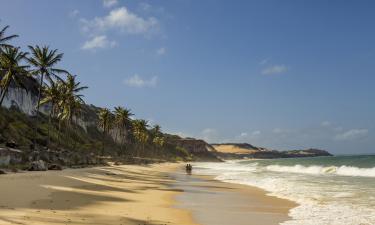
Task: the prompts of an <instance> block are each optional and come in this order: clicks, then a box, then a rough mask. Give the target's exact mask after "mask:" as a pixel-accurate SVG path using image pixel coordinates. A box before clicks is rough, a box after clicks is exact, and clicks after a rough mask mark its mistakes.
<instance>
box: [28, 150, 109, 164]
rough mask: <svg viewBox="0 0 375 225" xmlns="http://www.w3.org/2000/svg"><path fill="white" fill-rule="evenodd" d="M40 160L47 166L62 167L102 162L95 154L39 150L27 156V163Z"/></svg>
mask: <svg viewBox="0 0 375 225" xmlns="http://www.w3.org/2000/svg"><path fill="white" fill-rule="evenodd" d="M38 160H42V161H44V162H47V163H48V164H57V165H64V166H76V165H96V164H102V163H103V160H101V158H100V157H98V156H96V155H95V154H91V153H89V154H87V153H81V152H72V151H67V150H62V151H54V150H40V151H33V152H31V153H29V154H28V161H38Z"/></svg>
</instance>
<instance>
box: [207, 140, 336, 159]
mask: <svg viewBox="0 0 375 225" xmlns="http://www.w3.org/2000/svg"><path fill="white" fill-rule="evenodd" d="M212 147H213V148H214V151H215V154H216V155H217V156H218V157H219V158H222V159H243V158H259V159H272V158H297V157H317V156H331V154H330V153H329V152H327V151H325V150H319V149H305V150H290V151H277V150H269V149H266V148H262V147H257V146H254V145H251V144H248V143H223V144H212Z"/></svg>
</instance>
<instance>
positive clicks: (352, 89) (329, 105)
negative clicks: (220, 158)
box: [0, 0, 375, 154]
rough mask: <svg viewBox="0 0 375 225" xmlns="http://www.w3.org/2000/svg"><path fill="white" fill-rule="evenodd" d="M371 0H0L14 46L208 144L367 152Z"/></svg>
mask: <svg viewBox="0 0 375 225" xmlns="http://www.w3.org/2000/svg"><path fill="white" fill-rule="evenodd" d="M374 10H375V1H371V0H362V1H354V0H348V1H339V0H332V1H326V0H314V1H312V0H311V1H306V0H302V1H296V0H294V1H292V0H283V1H281V0H259V1H240V0H235V1H226V0H199V1H198V0H174V1H161V0H152V1H150V0H149V1H148V0H140V1H136V0H104V1H103V0H95V1H94V0H80V1H76V0H64V1H57V0H52V1H51V0H34V1H31V0H0V20H1V21H0V26H1V27H3V26H5V25H10V29H9V30H8V34H18V35H20V37H19V38H18V39H17V40H15V41H13V44H14V45H17V46H21V47H22V48H23V49H24V50H27V45H35V44H38V45H49V46H50V47H51V48H56V49H59V51H60V52H63V53H64V59H63V61H62V62H61V64H60V65H59V67H60V68H63V69H66V70H68V71H70V72H71V73H73V74H77V75H78V79H79V80H80V81H81V82H82V83H83V84H84V85H87V86H89V89H87V90H85V92H84V93H83V94H84V95H85V100H86V102H87V103H89V104H94V105H97V106H102V107H108V108H113V107H114V106H118V105H121V106H125V107H127V108H130V109H132V111H133V112H134V113H135V114H136V117H137V118H144V119H147V120H149V121H150V123H152V124H155V123H157V124H160V125H161V126H162V129H163V131H165V132H169V133H174V134H178V135H181V136H184V137H196V138H202V139H204V140H206V141H208V142H210V143H219V142H241V143H242V142H248V143H251V144H254V145H258V146H263V147H267V148H271V149H279V150H287V149H302V148H321V149H326V150H328V151H330V152H332V153H335V154H360V153H375V101H374V100H375V88H374V87H375V13H374Z"/></svg>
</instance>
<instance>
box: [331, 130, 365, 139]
mask: <svg viewBox="0 0 375 225" xmlns="http://www.w3.org/2000/svg"><path fill="white" fill-rule="evenodd" d="M367 134H368V130H367V129H351V130H348V131H346V132H344V133H340V134H337V135H336V136H335V140H338V141H349V140H355V139H359V138H363V137H365V136H367Z"/></svg>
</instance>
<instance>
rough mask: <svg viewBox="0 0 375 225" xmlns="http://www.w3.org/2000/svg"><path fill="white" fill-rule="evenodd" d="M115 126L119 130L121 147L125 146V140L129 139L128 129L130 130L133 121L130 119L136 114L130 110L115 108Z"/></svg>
mask: <svg viewBox="0 0 375 225" xmlns="http://www.w3.org/2000/svg"><path fill="white" fill-rule="evenodd" d="M114 113H115V121H114V123H115V126H116V128H117V129H118V131H119V132H118V133H119V135H120V139H121V146H122V145H123V144H124V140H125V139H126V138H127V134H128V129H129V128H130V124H131V119H130V117H131V116H133V115H134V114H133V113H131V110H130V109H126V108H124V107H121V106H118V107H115V111H114Z"/></svg>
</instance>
